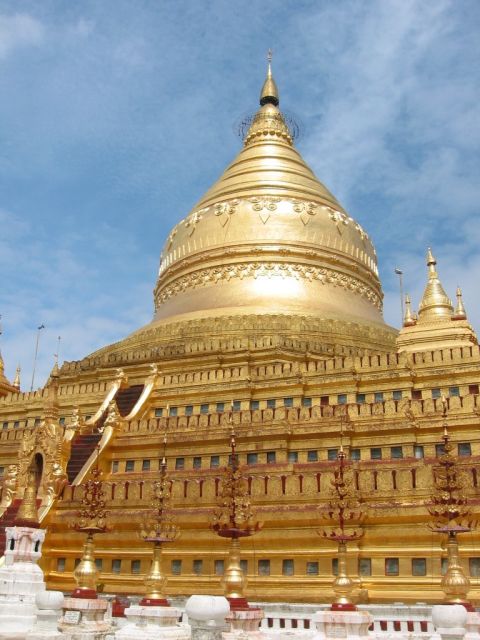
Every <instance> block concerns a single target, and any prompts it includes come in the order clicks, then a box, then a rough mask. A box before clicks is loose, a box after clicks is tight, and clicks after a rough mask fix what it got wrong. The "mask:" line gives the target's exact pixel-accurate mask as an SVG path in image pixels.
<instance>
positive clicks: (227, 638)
mask: <svg viewBox="0 0 480 640" xmlns="http://www.w3.org/2000/svg"><path fill="white" fill-rule="evenodd" d="M262 620H263V611H262V609H254V608H252V609H246V610H244V611H236V610H233V611H230V613H229V614H228V615H227V616H226V617H225V621H226V622H227V624H230V631H225V632H224V633H222V638H223V640H240V639H241V640H246V639H247V638H248V639H249V640H265V638H266V636H265V634H264V633H263V632H262V631H260V630H259V627H260V623H261V622H262Z"/></svg>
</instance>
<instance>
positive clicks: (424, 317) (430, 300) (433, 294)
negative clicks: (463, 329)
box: [418, 248, 453, 324]
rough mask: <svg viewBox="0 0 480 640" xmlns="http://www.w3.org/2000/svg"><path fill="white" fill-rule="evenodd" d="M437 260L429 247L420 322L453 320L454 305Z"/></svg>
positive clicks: (419, 314) (419, 310) (420, 307)
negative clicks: (447, 292)
mask: <svg viewBox="0 0 480 640" xmlns="http://www.w3.org/2000/svg"><path fill="white" fill-rule="evenodd" d="M436 265H437V261H436V260H435V257H434V255H433V253H432V250H431V249H430V248H429V249H428V251H427V266H428V282H427V286H426V287H425V291H424V292H423V297H422V300H421V302H420V306H419V308H418V316H419V319H418V321H419V323H421V324H423V323H425V322H430V321H436V320H451V319H452V315H453V306H452V302H451V300H450V298H449V297H448V296H447V294H446V293H445V290H444V288H443V287H442V283H441V282H440V279H439V277H438V273H437V270H436Z"/></svg>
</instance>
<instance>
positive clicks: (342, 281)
mask: <svg viewBox="0 0 480 640" xmlns="http://www.w3.org/2000/svg"><path fill="white" fill-rule="evenodd" d="M259 276H267V277H282V278H295V279H297V280H298V279H300V278H302V279H304V280H308V281H309V282H314V281H316V282H319V283H320V284H333V285H334V286H336V287H343V288H344V289H347V290H349V291H353V292H354V293H357V294H358V295H360V296H362V297H363V298H365V299H366V300H368V301H369V302H370V303H371V304H373V305H374V306H375V307H377V308H378V309H380V310H381V309H382V300H381V298H380V296H379V295H378V294H377V293H376V292H375V291H374V290H373V289H371V288H370V287H369V286H367V285H366V284H364V283H363V282H361V281H360V280H358V279H357V278H354V277H353V276H349V275H346V274H344V273H340V272H338V271H334V270H333V269H327V268H325V267H314V266H311V265H302V264H298V263H285V262H282V263H277V262H243V263H238V264H228V265H222V266H218V267H208V268H206V269H200V270H198V271H193V272H191V273H188V274H186V275H184V276H181V277H180V278H177V279H176V280H174V281H173V282H172V283H171V284H168V285H166V286H164V287H162V288H161V289H159V290H158V291H157V294H156V298H155V303H156V307H157V308H158V307H159V305H161V304H162V303H164V302H166V301H167V300H168V299H169V298H171V297H173V296H175V295H177V294H178V293H182V292H184V291H188V290H190V289H197V288H198V287H205V286H208V285H211V284H217V283H222V282H228V281H229V280H231V279H232V278H240V280H243V279H244V278H258V277H259Z"/></svg>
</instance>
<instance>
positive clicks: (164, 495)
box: [140, 433, 178, 606]
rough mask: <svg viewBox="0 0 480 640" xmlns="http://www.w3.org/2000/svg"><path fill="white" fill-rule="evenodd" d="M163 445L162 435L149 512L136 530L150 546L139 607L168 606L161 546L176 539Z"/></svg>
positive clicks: (164, 441)
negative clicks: (157, 472) (149, 558)
mask: <svg viewBox="0 0 480 640" xmlns="http://www.w3.org/2000/svg"><path fill="white" fill-rule="evenodd" d="M166 446H167V434H166V433H165V435H164V439H163V458H162V463H161V465H160V477H159V479H158V480H157V481H155V482H154V484H153V495H152V501H151V509H150V512H149V514H148V516H147V517H146V518H145V519H144V521H143V525H142V529H141V531H140V536H141V538H142V539H143V540H145V542H150V543H152V545H153V549H152V562H151V565H150V569H149V572H148V573H147V575H146V576H145V588H146V590H145V597H144V598H143V599H142V600H141V602H140V604H141V605H143V606H152V605H154V606H168V601H167V600H166V599H165V586H166V583H167V577H166V576H165V575H164V573H163V570H162V546H163V545H164V544H166V543H168V542H173V541H174V540H176V539H177V537H178V528H177V526H176V524H175V521H174V519H173V516H172V513H171V492H172V488H171V482H170V479H169V477H168V474H167V461H166Z"/></svg>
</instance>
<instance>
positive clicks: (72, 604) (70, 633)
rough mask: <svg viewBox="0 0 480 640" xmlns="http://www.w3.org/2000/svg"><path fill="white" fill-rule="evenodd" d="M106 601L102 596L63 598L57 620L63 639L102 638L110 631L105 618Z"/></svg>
mask: <svg viewBox="0 0 480 640" xmlns="http://www.w3.org/2000/svg"><path fill="white" fill-rule="evenodd" d="M107 609H108V602H107V601H106V600H103V599H102V598H73V597H72V598H65V602H64V604H63V615H62V617H61V618H60V620H59V622H58V628H59V630H60V631H61V632H62V634H63V635H62V638H63V639H64V640H104V639H105V638H106V636H107V635H109V634H111V633H112V625H111V621H110V620H106V619H105V614H106V612H107Z"/></svg>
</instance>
